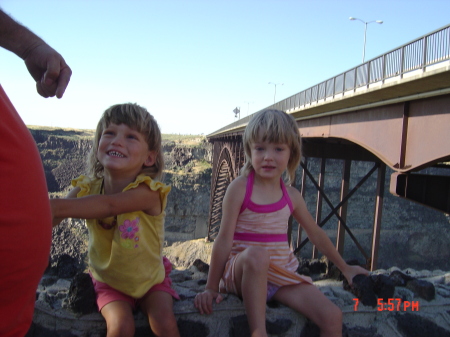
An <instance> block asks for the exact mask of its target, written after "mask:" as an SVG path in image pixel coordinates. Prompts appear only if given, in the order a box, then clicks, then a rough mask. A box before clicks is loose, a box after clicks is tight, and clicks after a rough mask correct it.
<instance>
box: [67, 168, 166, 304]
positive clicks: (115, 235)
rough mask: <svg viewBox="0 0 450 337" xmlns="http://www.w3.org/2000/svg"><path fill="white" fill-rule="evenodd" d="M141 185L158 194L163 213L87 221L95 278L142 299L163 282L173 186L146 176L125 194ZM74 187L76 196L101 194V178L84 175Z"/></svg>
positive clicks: (137, 214)
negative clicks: (166, 220)
mask: <svg viewBox="0 0 450 337" xmlns="http://www.w3.org/2000/svg"><path fill="white" fill-rule="evenodd" d="M140 184H146V185H147V186H148V187H149V188H150V189H151V190H152V191H158V192H159V194H160V197H161V204H162V212H161V214H159V215H157V216H150V215H148V214H146V213H144V212H142V211H137V212H131V213H125V214H120V215H118V216H117V220H116V219H115V217H111V218H107V219H88V220H86V224H87V227H88V230H89V247H88V257H89V267H90V271H91V273H92V276H93V277H94V278H95V279H96V280H97V281H100V282H104V283H107V284H108V285H110V286H111V287H113V288H115V289H117V290H119V291H121V292H123V293H125V294H127V295H130V296H132V297H134V298H141V297H142V296H143V295H145V293H146V292H147V291H148V290H149V289H150V288H151V287H153V286H154V285H155V284H158V283H161V282H162V281H163V280H164V277H165V271H164V266H163V263H162V248H163V244H164V218H165V208H166V204H167V195H168V194H169V192H170V186H167V185H165V184H164V183H162V182H160V181H154V180H153V179H152V178H150V177H149V176H146V175H139V176H138V177H137V178H136V180H135V181H134V182H133V183H131V184H129V185H128V186H127V187H125V188H124V190H123V191H124V192H125V191H127V190H130V189H132V188H136V187H137V186H139V185H140ZM72 185H73V186H74V187H79V188H80V189H81V190H80V192H79V193H78V195H77V197H84V196H87V195H94V194H100V192H101V191H100V189H101V186H102V179H90V178H89V177H86V176H83V175H82V176H80V177H78V178H77V179H74V180H73V181H72Z"/></svg>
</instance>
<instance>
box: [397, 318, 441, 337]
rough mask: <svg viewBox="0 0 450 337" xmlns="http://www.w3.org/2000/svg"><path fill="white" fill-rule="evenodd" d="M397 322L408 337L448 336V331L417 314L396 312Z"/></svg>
mask: <svg viewBox="0 0 450 337" xmlns="http://www.w3.org/2000/svg"><path fill="white" fill-rule="evenodd" d="M395 318H396V320H397V324H398V326H399V328H400V330H402V331H403V332H404V334H405V336H408V337H424V336H426V337H450V331H448V330H446V329H444V328H443V327H441V326H439V325H437V324H436V323H434V322H432V321H430V320H428V319H426V318H424V317H422V316H419V315H414V314H410V313H402V314H400V313H398V314H397V315H395Z"/></svg>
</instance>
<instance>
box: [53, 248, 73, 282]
mask: <svg viewBox="0 0 450 337" xmlns="http://www.w3.org/2000/svg"><path fill="white" fill-rule="evenodd" d="M56 270H57V274H58V277H60V278H71V277H73V276H75V274H76V273H77V270H78V262H77V260H76V259H75V258H74V257H72V256H69V255H67V254H63V255H61V256H60V257H59V258H58V262H57V263H56Z"/></svg>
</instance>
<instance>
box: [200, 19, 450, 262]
mask: <svg viewBox="0 0 450 337" xmlns="http://www.w3.org/2000/svg"><path fill="white" fill-rule="evenodd" d="M265 109H279V110H283V111H285V112H287V113H289V114H291V115H292V116H293V117H294V118H295V119H296V121H297V124H298V127H299V130H300V133H301V135H302V138H303V157H304V159H303V160H302V162H301V167H300V168H299V169H298V170H297V173H298V174H299V175H300V174H301V177H302V178H301V184H299V186H296V187H298V188H299V189H300V191H301V192H302V194H303V195H304V194H305V188H304V186H305V182H306V179H310V180H311V181H312V182H313V184H314V185H315V186H316V188H317V190H318V197H317V205H316V221H317V223H318V224H319V225H320V226H323V225H325V223H326V222H327V221H328V220H329V219H330V218H332V217H334V216H335V217H337V218H338V230H337V239H336V248H337V250H338V251H339V252H340V253H341V254H342V252H343V245H344V234H345V232H346V233H347V234H348V235H349V236H350V237H351V238H352V240H353V241H354V242H355V244H356V246H357V247H358V249H359V250H360V251H361V253H362V254H363V255H364V257H365V259H366V266H367V268H369V269H370V270H374V269H376V267H377V258H378V247H379V240H380V229H381V215H382V210H383V195H384V189H385V184H384V181H385V175H386V167H389V168H390V169H392V170H393V173H392V175H391V179H390V188H389V190H390V192H391V193H392V194H394V195H396V196H398V197H401V198H405V199H408V200H412V201H414V202H418V203H421V204H423V205H426V206H428V207H432V208H434V209H437V210H439V211H441V212H445V213H450V176H449V175H442V176H441V175H434V174H429V173H423V170H424V169H426V168H429V167H442V168H450V165H449V163H448V162H449V161H450V134H449V131H448V130H449V126H450V25H448V26H445V27H442V28H440V29H438V30H436V31H433V32H431V33H429V34H427V35H425V36H422V37H420V38H418V39H416V40H414V41H411V42H409V43H407V44H404V45H402V46H400V47H398V48H396V49H394V50H391V51H389V52H387V53H384V54H383V55H380V56H378V57H376V58H374V59H371V60H369V61H367V62H365V63H363V64H360V65H358V66H356V67H355V68H353V69H350V70H348V71H346V72H344V73H341V74H339V75H337V76H334V77H332V78H330V79H328V80H325V81H323V82H321V83H319V84H317V85H315V86H312V87H310V88H308V89H306V90H303V91H301V92H299V93H297V94H295V95H293V96H291V97H288V98H286V99H284V100H281V101H279V102H277V103H274V104H273V105H271V106H268V107H267V108H265ZM265 109H264V110H265ZM251 118H252V115H250V116H247V117H245V118H242V119H240V120H238V121H236V122H234V123H232V124H229V125H227V126H225V127H223V128H221V129H219V130H217V131H215V132H213V133H211V134H209V135H208V136H207V137H208V140H209V141H210V142H211V143H212V144H213V172H212V180H211V199H210V214H209V221H208V238H209V239H211V240H213V239H214V238H215V236H216V235H217V233H218V229H219V227H220V220H221V205H222V200H223V197H224V194H225V191H226V188H227V187H228V185H229V184H230V182H231V181H232V180H233V179H235V178H236V177H237V176H238V175H239V170H240V168H241V167H242V166H243V164H244V151H243V147H242V134H243V131H244V129H245V126H246V125H247V123H248V121H249V120H250V119H251ZM309 158H320V162H321V165H320V166H321V167H320V175H319V178H318V179H317V180H316V179H315V178H314V177H313V176H312V174H311V172H310V171H309V170H308V165H307V163H308V159H309ZM326 159H339V160H341V161H342V163H343V164H342V165H343V168H342V172H343V174H342V179H341V180H342V181H341V190H340V201H339V203H338V204H337V205H333V204H332V203H331V201H330V199H329V198H328V196H327V193H326V188H325V186H324V176H325V162H326ZM353 161H364V162H369V163H370V162H371V163H373V167H372V168H371V169H370V170H369V171H368V172H367V174H366V175H365V176H364V177H363V178H362V179H361V181H359V183H357V184H356V186H355V187H354V188H353V189H352V190H350V189H349V179H350V167H351V163H352V162H353ZM375 172H377V184H376V185H377V186H376V189H375V191H374V193H375V200H376V201H375V211H374V219H373V228H372V243H371V248H370V253H367V252H366V251H365V249H364V247H362V245H361V244H360V243H359V242H358V240H357V239H356V237H355V235H353V234H352V230H351V229H350V228H349V227H348V226H347V224H346V217H347V206H348V202H349V199H350V197H351V196H352V195H353V194H354V193H355V192H356V190H357V189H358V188H360V187H361V186H362V185H363V184H364V183H365V182H366V181H367V179H368V178H369V177H370V176H372V174H374V173H375ZM426 172H427V171H426ZM323 202H325V203H327V204H328V205H329V207H330V209H331V212H330V214H328V215H327V216H322V214H321V212H322V211H321V210H322V203H323ZM291 230H292V221H290V230H289V233H288V234H289V235H290V236H289V237H290V242H291V244H292V246H293V249H294V251H295V252H298V251H299V250H300V249H301V248H302V247H303V246H304V245H305V244H306V243H307V241H308V239H307V238H305V239H303V240H302V235H301V234H302V233H301V227H300V226H298V233H297V240H296V242H292V241H291V235H292V233H291ZM316 254H317V252H316V250H314V251H313V258H314V257H315V255H316Z"/></svg>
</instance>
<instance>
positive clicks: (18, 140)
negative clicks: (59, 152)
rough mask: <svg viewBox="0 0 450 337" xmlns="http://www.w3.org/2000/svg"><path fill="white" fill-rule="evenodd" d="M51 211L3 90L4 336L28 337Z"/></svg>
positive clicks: (30, 142)
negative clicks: (26, 336) (25, 336)
mask: <svg viewBox="0 0 450 337" xmlns="http://www.w3.org/2000/svg"><path fill="white" fill-rule="evenodd" d="M51 233H52V225H51V211H50V204H49V201H48V193H47V184H46V181H45V175H44V170H43V167H42V162H41V158H40V156H39V152H38V150H37V147H36V143H35V142H34V139H33V137H32V136H31V133H30V132H29V130H28V129H27V127H26V126H25V124H24V123H23V121H22V119H21V118H20V116H19V115H18V113H17V111H16V110H15V108H14V106H13V105H12V103H11V102H10V100H9V99H8V97H7V96H6V94H5V92H4V90H3V88H2V87H1V86H0V271H1V275H0V336H2V337H9V336H14V337H16V336H24V335H25V334H26V333H27V331H28V329H29V327H30V324H31V322H32V318H33V311H34V302H35V300H36V288H37V285H38V283H39V281H40V279H41V277H42V274H43V272H44V270H45V268H46V267H47V265H48V257H49V252H50V244H51Z"/></svg>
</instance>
